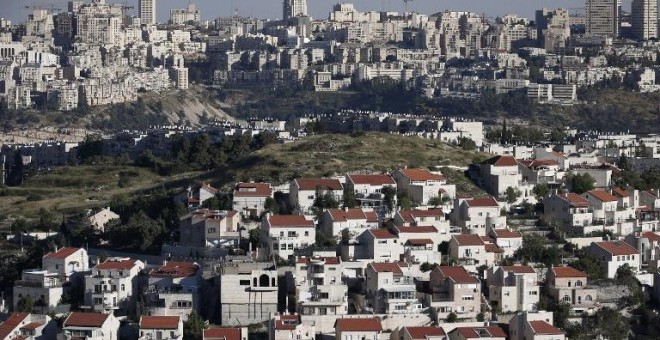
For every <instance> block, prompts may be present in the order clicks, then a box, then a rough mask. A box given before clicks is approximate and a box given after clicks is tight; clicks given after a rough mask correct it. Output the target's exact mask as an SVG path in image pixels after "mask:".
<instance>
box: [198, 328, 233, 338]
mask: <svg viewBox="0 0 660 340" xmlns="http://www.w3.org/2000/svg"><path fill="white" fill-rule="evenodd" d="M204 339H225V340H241V329H240V328H234V327H222V328H209V329H205V330H204Z"/></svg>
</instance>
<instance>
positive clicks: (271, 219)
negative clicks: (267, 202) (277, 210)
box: [260, 214, 316, 259]
mask: <svg viewBox="0 0 660 340" xmlns="http://www.w3.org/2000/svg"><path fill="white" fill-rule="evenodd" d="M260 240H261V244H262V246H263V247H264V248H265V251H266V254H267V255H269V256H270V255H277V256H279V257H280V258H283V259H288V258H291V257H293V255H294V250H296V249H300V248H304V247H307V246H310V245H313V244H314V243H315V242H316V227H315V226H314V222H313V221H311V220H308V219H306V218H305V216H303V215H270V214H268V215H266V217H264V219H263V221H262V222H261V236H260Z"/></svg>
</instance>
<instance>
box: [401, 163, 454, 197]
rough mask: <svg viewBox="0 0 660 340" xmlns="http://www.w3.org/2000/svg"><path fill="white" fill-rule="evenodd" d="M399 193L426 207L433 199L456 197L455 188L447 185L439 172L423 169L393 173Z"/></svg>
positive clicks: (445, 179)
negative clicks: (403, 193) (405, 194)
mask: <svg viewBox="0 0 660 340" xmlns="http://www.w3.org/2000/svg"><path fill="white" fill-rule="evenodd" d="M393 177H394V180H396V183H397V185H398V189H399V191H400V192H405V193H407V194H408V197H409V198H410V199H411V200H412V201H413V202H415V203H417V204H421V205H426V204H428V203H429V200H431V199H432V198H434V197H441V198H442V197H443V196H444V197H449V198H450V199H451V198H454V197H456V186H455V185H453V184H447V178H446V177H445V176H444V175H442V174H441V173H439V172H431V171H428V170H425V169H403V170H397V171H395V172H394V173H393Z"/></svg>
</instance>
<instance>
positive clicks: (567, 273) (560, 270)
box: [551, 267, 588, 278]
mask: <svg viewBox="0 0 660 340" xmlns="http://www.w3.org/2000/svg"><path fill="white" fill-rule="evenodd" d="M551 270H552V272H553V273H554V274H555V277H560V278H562V277H587V276H588V275H587V274H586V273H584V272H581V271H579V270H577V269H575V268H573V267H552V268H551Z"/></svg>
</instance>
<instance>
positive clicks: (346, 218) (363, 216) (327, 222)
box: [321, 208, 380, 239]
mask: <svg viewBox="0 0 660 340" xmlns="http://www.w3.org/2000/svg"><path fill="white" fill-rule="evenodd" d="M379 225H380V219H379V217H378V215H377V214H376V212H374V211H367V210H364V209H362V208H353V209H349V208H344V209H328V210H326V211H324V212H323V219H322V224H321V227H322V228H323V229H324V230H326V231H328V232H329V233H331V234H332V235H333V236H335V237H337V238H341V237H344V236H346V237H347V238H348V239H355V237H357V236H358V235H359V234H361V233H362V232H364V231H365V230H367V229H374V228H378V226H379Z"/></svg>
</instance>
